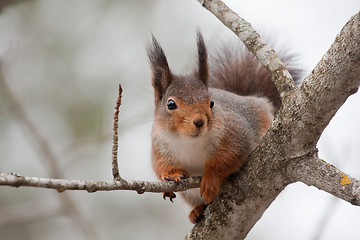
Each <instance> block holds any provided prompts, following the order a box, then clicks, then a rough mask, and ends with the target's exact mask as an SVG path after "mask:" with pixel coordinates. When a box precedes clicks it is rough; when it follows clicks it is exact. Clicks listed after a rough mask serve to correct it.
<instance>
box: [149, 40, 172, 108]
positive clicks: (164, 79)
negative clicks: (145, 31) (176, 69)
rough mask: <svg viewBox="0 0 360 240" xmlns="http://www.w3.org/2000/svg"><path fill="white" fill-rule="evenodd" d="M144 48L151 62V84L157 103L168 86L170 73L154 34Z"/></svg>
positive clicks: (170, 78) (170, 77)
mask: <svg viewBox="0 0 360 240" xmlns="http://www.w3.org/2000/svg"><path fill="white" fill-rule="evenodd" d="M146 49H147V54H148V57H149V60H150V64H151V70H152V85H153V87H154V91H155V104H157V103H158V102H160V100H161V98H162V96H163V94H164V93H165V91H166V89H167V88H168V87H169V85H170V83H171V80H172V75H171V72H170V68H169V65H168V62H167V59H166V56H165V54H164V51H163V49H162V48H161V46H160V44H159V42H158V41H157V40H156V38H155V37H154V35H152V44H149V46H148V47H147V48H146Z"/></svg>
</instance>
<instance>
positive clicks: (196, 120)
mask: <svg viewBox="0 0 360 240" xmlns="http://www.w3.org/2000/svg"><path fill="white" fill-rule="evenodd" d="M193 123H194V124H195V126H196V127H197V128H201V127H202V126H203V125H204V120H203V119H202V118H199V119H195V120H194V121H193Z"/></svg>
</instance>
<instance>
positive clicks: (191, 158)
mask: <svg viewBox="0 0 360 240" xmlns="http://www.w3.org/2000/svg"><path fill="white" fill-rule="evenodd" d="M157 139H158V140H159V143H160V142H161V144H159V146H161V148H160V149H159V150H160V151H161V152H162V153H163V155H165V156H167V159H168V160H169V161H171V163H172V164H174V165H180V166H181V167H182V168H184V170H186V171H187V172H188V173H189V174H190V176H201V175H202V174H203V172H204V168H205V163H206V160H207V159H208V158H209V156H210V152H211V150H210V151H209V146H210V144H209V137H208V134H207V135H205V136H201V137H196V138H191V137H181V136H178V135H176V134H173V133H171V132H165V131H163V132H161V133H160V134H158V136H157Z"/></svg>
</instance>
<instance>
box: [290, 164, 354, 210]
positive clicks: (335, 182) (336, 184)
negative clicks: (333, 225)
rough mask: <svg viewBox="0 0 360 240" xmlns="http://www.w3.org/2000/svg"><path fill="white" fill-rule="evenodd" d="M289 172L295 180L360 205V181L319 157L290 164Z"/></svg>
mask: <svg viewBox="0 0 360 240" xmlns="http://www.w3.org/2000/svg"><path fill="white" fill-rule="evenodd" d="M287 173H288V175H289V177H290V178H292V180H293V181H301V182H303V183H305V184H307V185H309V186H315V187H317V188H319V189H321V190H323V191H325V192H328V193H330V194H332V195H334V196H335V197H338V198H341V199H343V200H345V201H347V202H350V203H351V204H353V205H357V206H360V181H359V180H357V179H355V178H352V177H350V176H349V175H348V174H346V173H343V172H342V171H340V170H339V169H337V168H336V167H335V166H333V165H331V164H329V163H327V162H325V161H324V160H321V159H319V158H313V159H307V160H303V161H299V162H292V163H290V164H289V166H288V169H287Z"/></svg>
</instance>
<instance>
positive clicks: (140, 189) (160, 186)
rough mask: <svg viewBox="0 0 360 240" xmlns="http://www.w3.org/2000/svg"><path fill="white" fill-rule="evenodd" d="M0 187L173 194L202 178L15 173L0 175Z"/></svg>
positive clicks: (193, 184)
mask: <svg viewBox="0 0 360 240" xmlns="http://www.w3.org/2000/svg"><path fill="white" fill-rule="evenodd" d="M0 185H3V186H11V187H21V186H24V187H37V188H49V189H55V190H57V191H58V192H64V191H66V190H85V191H88V192H90V193H93V192H97V191H114V190H134V191H136V192H137V193H139V194H142V193H144V192H154V193H159V192H172V191H175V192H176V191H185V190H188V189H191V188H196V187H199V186H200V177H193V178H188V179H185V180H183V181H182V183H176V182H149V181H132V180H124V179H122V180H121V181H117V180H113V181H89V180H86V181H84V180H67V179H50V178H38V177H26V176H21V175H18V174H14V173H0Z"/></svg>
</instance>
